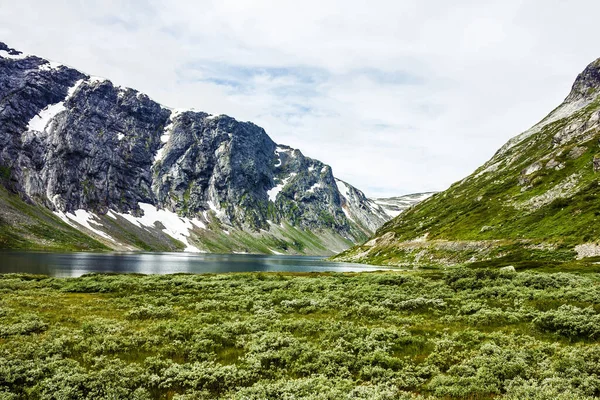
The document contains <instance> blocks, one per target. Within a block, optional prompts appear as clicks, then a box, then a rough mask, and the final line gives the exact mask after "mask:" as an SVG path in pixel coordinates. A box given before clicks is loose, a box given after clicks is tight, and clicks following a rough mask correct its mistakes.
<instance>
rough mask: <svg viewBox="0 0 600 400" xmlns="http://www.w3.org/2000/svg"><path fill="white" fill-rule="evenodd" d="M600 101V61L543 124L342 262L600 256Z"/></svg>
mask: <svg viewBox="0 0 600 400" xmlns="http://www.w3.org/2000/svg"><path fill="white" fill-rule="evenodd" d="M599 94H600V60H596V61H594V62H592V63H591V64H590V65H588V66H587V68H585V70H584V71H583V72H582V73H581V74H579V75H578V76H577V79H576V80H575V82H574V84H573V87H572V89H571V92H570V93H569V94H568V96H567V97H566V98H565V100H564V102H563V103H561V104H560V105H559V106H558V107H557V108H556V109H554V110H553V111H552V112H551V113H550V114H548V116H546V117H545V118H544V119H543V120H542V121H540V122H539V123H538V124H536V125H534V126H533V127H532V128H530V129H528V130H527V131H525V132H523V133H521V134H520V135H518V136H516V137H514V138H513V139H511V140H509V141H508V142H507V143H506V144H505V145H504V146H503V147H502V148H501V149H499V150H498V152H497V153H496V154H495V155H494V156H493V157H492V158H491V159H490V160H489V161H488V162H486V163H485V164H484V165H483V166H481V167H480V168H479V169H477V170H476V171H475V172H474V173H473V174H471V175H470V176H468V177H466V178H465V179H463V180H461V181H460V182H457V183H455V184H454V185H452V186H451V187H450V188H449V189H448V190H446V191H445V192H441V193H438V194H436V195H434V196H432V197H431V198H429V199H427V200H425V201H423V202H422V203H419V204H418V205H417V206H415V207H413V208H411V209H409V210H407V211H406V212H404V213H402V214H400V216H398V217H397V218H395V219H393V220H391V221H389V222H388V223H386V224H385V225H384V226H383V227H381V228H380V229H379V230H378V231H377V233H376V235H375V236H374V237H373V238H372V239H371V240H369V241H368V242H366V243H365V244H363V245H360V246H356V247H354V248H352V249H350V250H348V251H347V252H345V253H343V254H342V255H340V256H339V257H338V259H341V260H351V261H360V262H367V263H375V264H390V265H420V264H453V263H465V262H485V263H488V264H494V265H516V266H518V265H519V263H532V262H533V263H535V262H540V263H548V262H569V261H572V260H574V259H578V258H583V257H589V256H599V255H600V228H598V217H599V216H600V202H598V196H599V195H600V184H599V182H600V175H598V174H599V173H600V147H599V143H600V142H599V140H600V97H599Z"/></svg>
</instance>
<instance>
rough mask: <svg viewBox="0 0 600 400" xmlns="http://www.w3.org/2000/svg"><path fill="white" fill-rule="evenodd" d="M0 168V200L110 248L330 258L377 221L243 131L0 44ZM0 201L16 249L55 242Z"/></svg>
mask: <svg viewBox="0 0 600 400" xmlns="http://www.w3.org/2000/svg"><path fill="white" fill-rule="evenodd" d="M0 166H1V168H2V182H3V186H4V187H5V188H6V189H8V191H6V193H5V195H6V198H7V199H11V200H10V201H13V200H14V199H15V198H16V197H15V196H18V198H20V199H21V200H23V201H25V202H26V203H29V204H28V205H29V206H34V207H44V208H46V209H48V210H51V211H52V212H53V213H54V215H55V216H56V217H58V218H60V219H62V221H63V222H64V223H66V224H67V225H68V226H67V225H64V224H63V223H62V222H58V221H57V222H56V224H55V229H59V230H62V229H69V226H70V227H71V228H75V229H76V230H78V231H80V232H83V233H84V234H86V235H88V236H90V237H91V238H93V239H94V240H96V241H98V242H100V243H102V244H103V245H104V246H108V247H110V248H114V249H147V250H175V249H187V250H190V251H224V252H230V251H239V252H262V253H270V252H275V253H278V252H281V253H305V254H331V253H333V252H336V251H340V250H342V249H344V248H346V247H348V246H349V245H351V244H353V243H357V242H360V241H362V240H364V239H365V238H366V237H367V236H368V235H370V234H372V233H373V232H374V230H375V229H376V228H378V227H379V226H381V225H382V224H383V223H384V222H385V221H386V220H387V219H389V217H388V215H387V214H386V213H385V212H384V211H383V209H382V208H381V207H379V206H378V205H377V204H375V203H374V202H373V201H371V200H369V199H367V198H366V196H365V195H364V194H363V193H362V192H361V191H359V190H358V189H356V188H354V187H352V186H351V185H349V184H347V183H345V182H344V183H341V184H340V182H341V181H336V179H335V178H334V176H333V174H332V170H331V168H330V167H329V166H327V165H325V164H323V163H321V162H320V161H318V160H314V159H311V158H308V157H305V156H304V155H303V154H302V153H301V152H300V151H299V150H296V149H292V148H290V147H287V146H284V145H278V144H276V143H275V142H273V140H271V138H270V137H269V136H268V135H267V134H266V133H265V131H264V130H263V129H262V128H260V127H258V126H256V125H254V124H252V123H250V122H239V121H237V120H235V119H233V118H231V117H228V116H225V115H220V116H214V115H209V114H206V113H203V112H195V111H190V110H173V109H169V108H167V107H164V106H162V105H160V104H158V103H156V102H155V101H153V100H151V99H150V98H148V96H146V95H144V94H142V93H139V92H138V91H136V90H133V89H129V88H122V87H118V86H115V85H113V84H112V83H111V82H110V81H109V80H106V79H102V78H96V77H91V76H89V75H86V74H84V73H82V72H79V71H77V70H75V69H72V68H68V67H66V66H63V65H60V64H57V63H53V62H49V61H47V60H44V59H41V58H38V57H35V56H28V55H24V54H21V53H19V52H18V51H16V50H13V49H10V48H9V47H8V46H6V45H5V44H3V43H0ZM341 185H343V187H342V186H341ZM340 188H342V190H340ZM11 196H12V197H11ZM15 201H16V200H15ZM0 204H4V207H3V209H4V213H5V214H7V215H8V214H10V215H11V217H10V218H8V217H7V218H5V221H4V225H3V229H2V231H4V232H7V235H13V236H14V235H21V236H22V239H23V240H22V242H23V243H24V244H23V247H33V248H36V247H42V248H47V247H49V248H52V241H53V240H56V246H55V247H58V248H60V247H61V246H62V244H61V241H60V240H59V239H57V238H53V237H47V235H46V236H44V235H43V234H40V233H39V230H37V231H36V229H33V230H32V229H29V228H28V227H27V226H29V225H32V224H33V225H35V223H33V222H30V223H28V224H29V225H27V226H24V225H22V224H19V223H18V218H17V217H15V216H16V215H18V212H17V211H14V210H13V211H12V214H11V213H9V212H8V211H7V210H8V209H9V208H10V207H8V205H7V204H8V200H6V201H5V202H4V203H2V202H0ZM0 208H1V207H0ZM59 226H60V228H58V227H59ZM36 232H37V233H36ZM50 236H52V235H50ZM2 242H4V243H5V245H4V247H7V246H9V245H7V244H6V243H9V240H8V239H7V238H6V237H5V238H4V239H3V240H0V244H1V243H2ZM37 242H43V243H45V244H44V245H43V246H38V245H37V244H36V243H37ZM48 243H50V244H48Z"/></svg>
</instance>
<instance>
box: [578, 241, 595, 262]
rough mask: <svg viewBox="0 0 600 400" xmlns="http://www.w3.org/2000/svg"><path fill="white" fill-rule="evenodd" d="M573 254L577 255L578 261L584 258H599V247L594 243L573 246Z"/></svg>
mask: <svg viewBox="0 0 600 400" xmlns="http://www.w3.org/2000/svg"><path fill="white" fill-rule="evenodd" d="M575 252H576V253H577V259H578V260H581V259H582V258H586V257H598V256H600V245H598V244H596V243H582V244H580V245H577V246H575Z"/></svg>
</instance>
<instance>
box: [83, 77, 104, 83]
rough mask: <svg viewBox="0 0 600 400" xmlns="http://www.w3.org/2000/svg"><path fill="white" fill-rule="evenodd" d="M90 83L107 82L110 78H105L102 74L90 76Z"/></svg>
mask: <svg viewBox="0 0 600 400" xmlns="http://www.w3.org/2000/svg"><path fill="white" fill-rule="evenodd" d="M88 80H89V82H90V83H101V82H106V81H107V80H108V79H106V78H103V77H101V76H90V79H88Z"/></svg>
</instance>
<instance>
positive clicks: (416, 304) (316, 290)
mask: <svg viewBox="0 0 600 400" xmlns="http://www.w3.org/2000/svg"><path fill="white" fill-rule="evenodd" d="M552 268H553V267H548V269H549V270H552ZM542 269H543V267H538V268H537V269H534V270H531V271H522V272H517V273H515V272H510V271H501V270H498V269H490V268H486V267H484V266H482V265H475V266H473V267H472V268H453V269H448V270H432V271H423V272H377V273H362V274H356V273H347V274H335V273H323V274H318V273H244V274H224V275H210V274H207V275H186V274H176V275H165V276H156V275H151V276H144V275H100V274H92V275H86V276H83V277H80V278H50V277H44V276H33V275H24V274H7V275H0V398H15V399H18V398H33V399H51V398H65V399H70V398H73V399H75V398H136V399H175V398H177V399H192V398H194V399H216V398H222V399H280V398H289V399H292V398H294V399H339V398H356V399H367V398H369V399H370V398H375V399H425V398H440V399H454V398H456V399H492V398H508V399H521V398H531V399H550V398H552V399H554V398H557V399H567V398H569V399H580V398H581V399H585V398H595V397H597V396H600V378H598V376H599V372H600V371H599V370H598V365H600V364H598V362H597V360H600V345H599V344H598V339H600V328H598V326H600V279H599V276H598V275H597V273H587V274H581V273H564V272H560V273H547V272H540V271H541V270H542ZM588 272H589V271H588ZM569 396H570V397H569Z"/></svg>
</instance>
